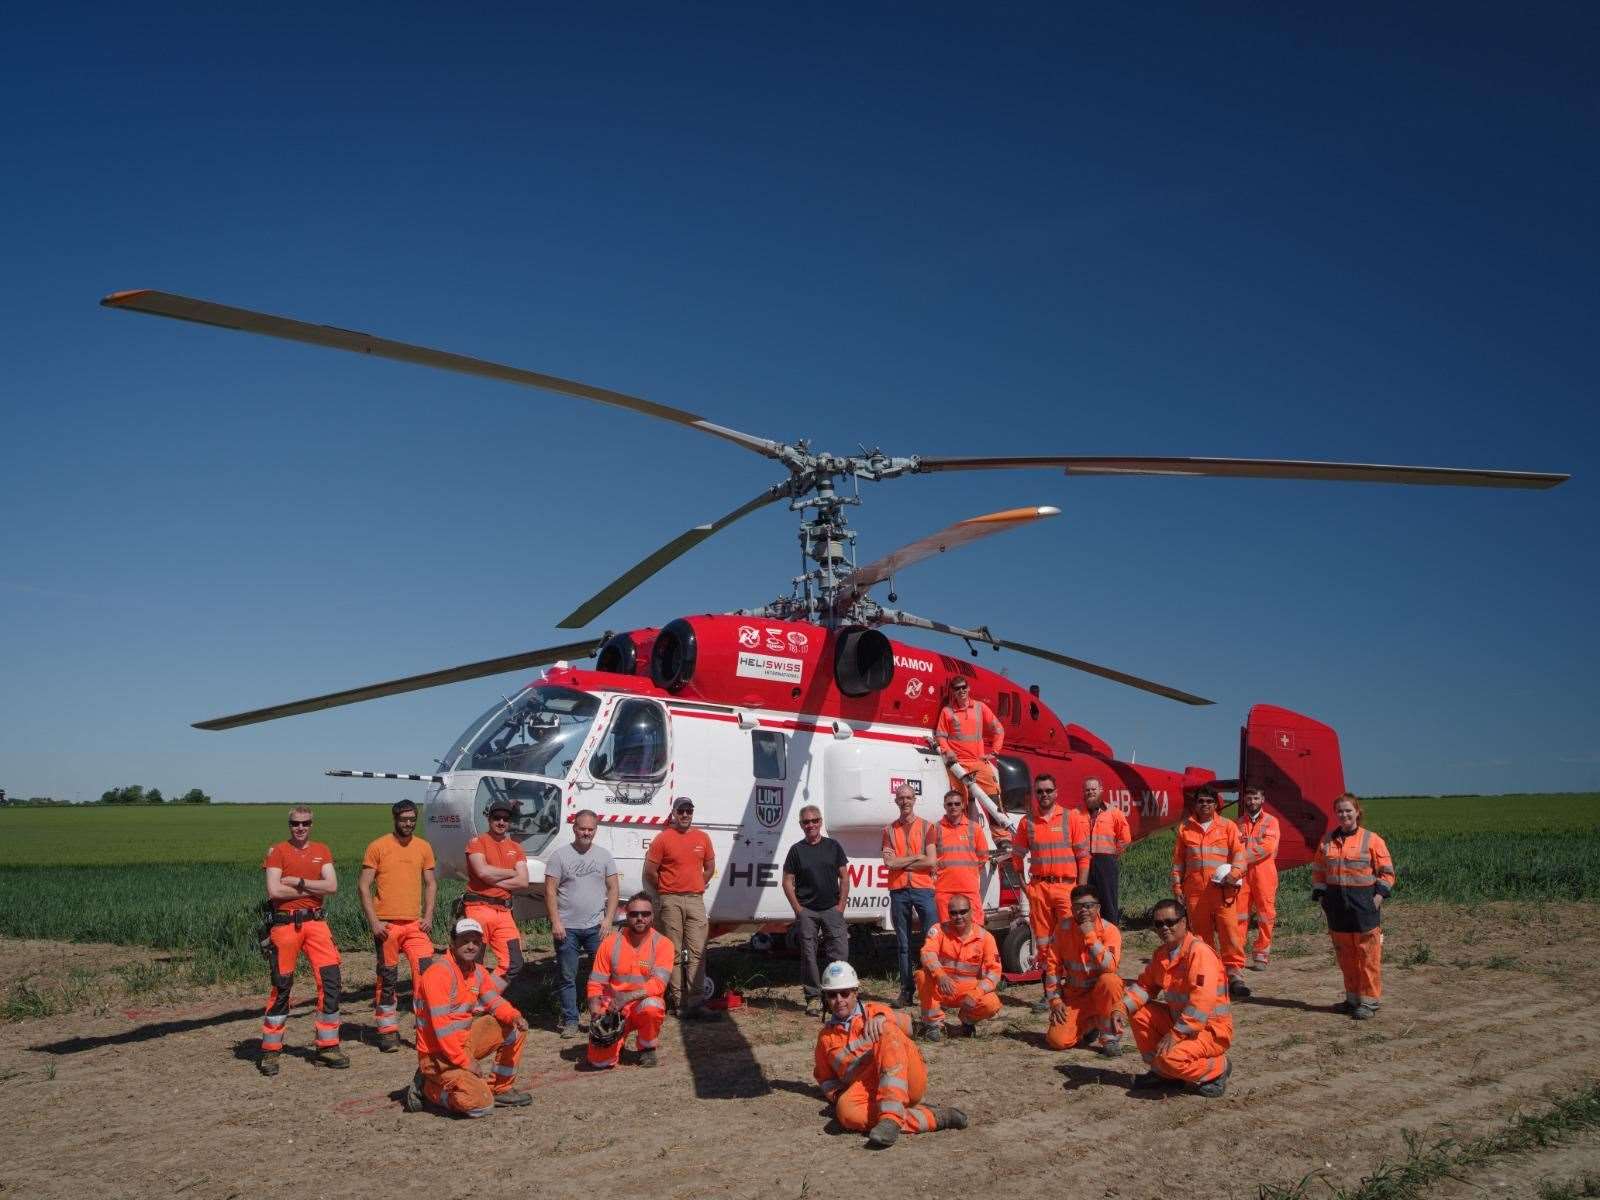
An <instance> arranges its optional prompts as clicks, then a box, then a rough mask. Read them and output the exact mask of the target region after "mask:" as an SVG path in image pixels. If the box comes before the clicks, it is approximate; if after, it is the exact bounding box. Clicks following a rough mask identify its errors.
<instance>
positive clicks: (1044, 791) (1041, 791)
mask: <svg viewBox="0 0 1600 1200" xmlns="http://www.w3.org/2000/svg"><path fill="white" fill-rule="evenodd" d="M1033 794H1034V795H1035V796H1054V795H1055V794H1056V790H1055V788H1040V787H1036V788H1034V789H1033Z"/></svg>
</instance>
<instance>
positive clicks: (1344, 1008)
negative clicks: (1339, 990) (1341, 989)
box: [1332, 999, 1356, 1015]
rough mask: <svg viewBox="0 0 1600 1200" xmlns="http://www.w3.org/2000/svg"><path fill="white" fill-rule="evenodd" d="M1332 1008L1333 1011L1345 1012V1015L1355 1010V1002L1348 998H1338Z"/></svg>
mask: <svg viewBox="0 0 1600 1200" xmlns="http://www.w3.org/2000/svg"><path fill="white" fill-rule="evenodd" d="M1332 1008H1333V1011H1334V1012H1336V1013H1345V1014H1346V1015H1348V1014H1350V1013H1353V1012H1355V1010H1356V1006H1355V1002H1354V1001H1353V1000H1350V999H1344V1000H1339V1001H1337V1002H1335V1003H1334V1004H1333V1005H1332Z"/></svg>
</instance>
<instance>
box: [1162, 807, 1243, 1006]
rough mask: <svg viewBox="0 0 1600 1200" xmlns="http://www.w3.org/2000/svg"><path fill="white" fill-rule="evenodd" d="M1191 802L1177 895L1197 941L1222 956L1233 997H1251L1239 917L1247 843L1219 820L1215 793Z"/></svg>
mask: <svg viewBox="0 0 1600 1200" xmlns="http://www.w3.org/2000/svg"><path fill="white" fill-rule="evenodd" d="M1185 799H1186V801H1187V813H1188V815H1187V816H1185V817H1184V819H1183V822H1182V824H1180V825H1179V826H1178V837H1177V840H1176V841H1174V842H1173V844H1172V894H1173V895H1174V896H1176V897H1177V898H1178V899H1179V900H1182V901H1183V906H1184V912H1185V914H1186V916H1187V918H1188V923H1189V926H1190V928H1192V929H1193V931H1194V934H1195V936H1196V937H1198V938H1199V939H1200V940H1201V941H1204V942H1208V943H1211V944H1212V945H1214V946H1215V947H1216V948H1217V950H1218V951H1219V952H1220V954H1221V957H1222V964H1223V966H1224V968H1225V969H1226V970H1227V973H1228V990H1229V992H1230V994H1232V995H1233V996H1235V997H1242V996H1248V995H1249V994H1250V989H1249V987H1247V986H1246V985H1245V982H1244V943H1243V942H1242V941H1241V940H1240V939H1239V921H1238V915H1237V914H1238V908H1237V905H1238V899H1239V882H1240V881H1241V880H1242V879H1243V878H1244V839H1243V838H1241V837H1240V836H1239V827H1238V826H1237V825H1235V824H1234V823H1233V822H1232V821H1230V820H1228V818H1227V817H1220V816H1218V815H1217V807H1218V802H1217V793H1216V789H1215V788H1213V787H1211V786H1210V785H1209V784H1202V785H1201V786H1200V787H1198V788H1195V789H1193V790H1191V791H1189V792H1188V793H1187V794H1186V797H1185Z"/></svg>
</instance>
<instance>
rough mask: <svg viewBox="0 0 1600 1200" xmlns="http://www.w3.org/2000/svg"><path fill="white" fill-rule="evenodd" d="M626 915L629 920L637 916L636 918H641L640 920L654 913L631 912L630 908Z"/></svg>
mask: <svg viewBox="0 0 1600 1200" xmlns="http://www.w3.org/2000/svg"><path fill="white" fill-rule="evenodd" d="M627 915H628V919H629V920H633V919H635V918H637V919H638V920H641V921H648V920H649V919H650V918H651V917H653V916H655V913H654V912H633V911H631V910H630V911H629V912H628V914H627Z"/></svg>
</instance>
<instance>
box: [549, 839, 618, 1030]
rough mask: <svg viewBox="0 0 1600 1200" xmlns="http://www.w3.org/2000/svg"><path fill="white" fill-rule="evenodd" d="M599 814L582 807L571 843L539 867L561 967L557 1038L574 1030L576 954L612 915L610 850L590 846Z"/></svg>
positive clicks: (614, 881) (591, 943)
mask: <svg viewBox="0 0 1600 1200" xmlns="http://www.w3.org/2000/svg"><path fill="white" fill-rule="evenodd" d="M599 823H600V821H599V818H598V817H596V816H595V814H594V813H593V812H591V811H590V810H589V809H587V808H585V809H583V810H581V811H580V812H578V813H577V815H575V816H574V817H573V818H572V843H571V845H567V846H562V847H561V848H559V849H558V850H555V851H554V852H552V853H551V855H550V857H549V859H547V860H546V862H545V867H544V910H545V912H546V913H547V914H548V915H549V917H550V933H551V936H552V937H554V938H555V943H556V962H557V963H558V964H559V965H560V967H561V1029H560V1033H561V1036H562V1037H564V1038H570V1037H572V1036H574V1035H575V1034H576V1033H577V1032H578V955H580V954H589V955H592V954H594V952H595V950H596V949H598V948H599V946H600V938H601V937H602V936H603V935H604V934H605V933H606V932H607V931H608V930H609V929H610V928H611V922H612V920H613V919H614V918H615V917H616V915H617V894H618V890H619V888H620V886H621V880H620V879H619V878H618V875H617V860H616V859H614V858H612V857H611V851H609V850H607V849H605V848H604V847H602V846H596V845H595V844H594V833H595V828H596V827H597V826H598V825H599Z"/></svg>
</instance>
